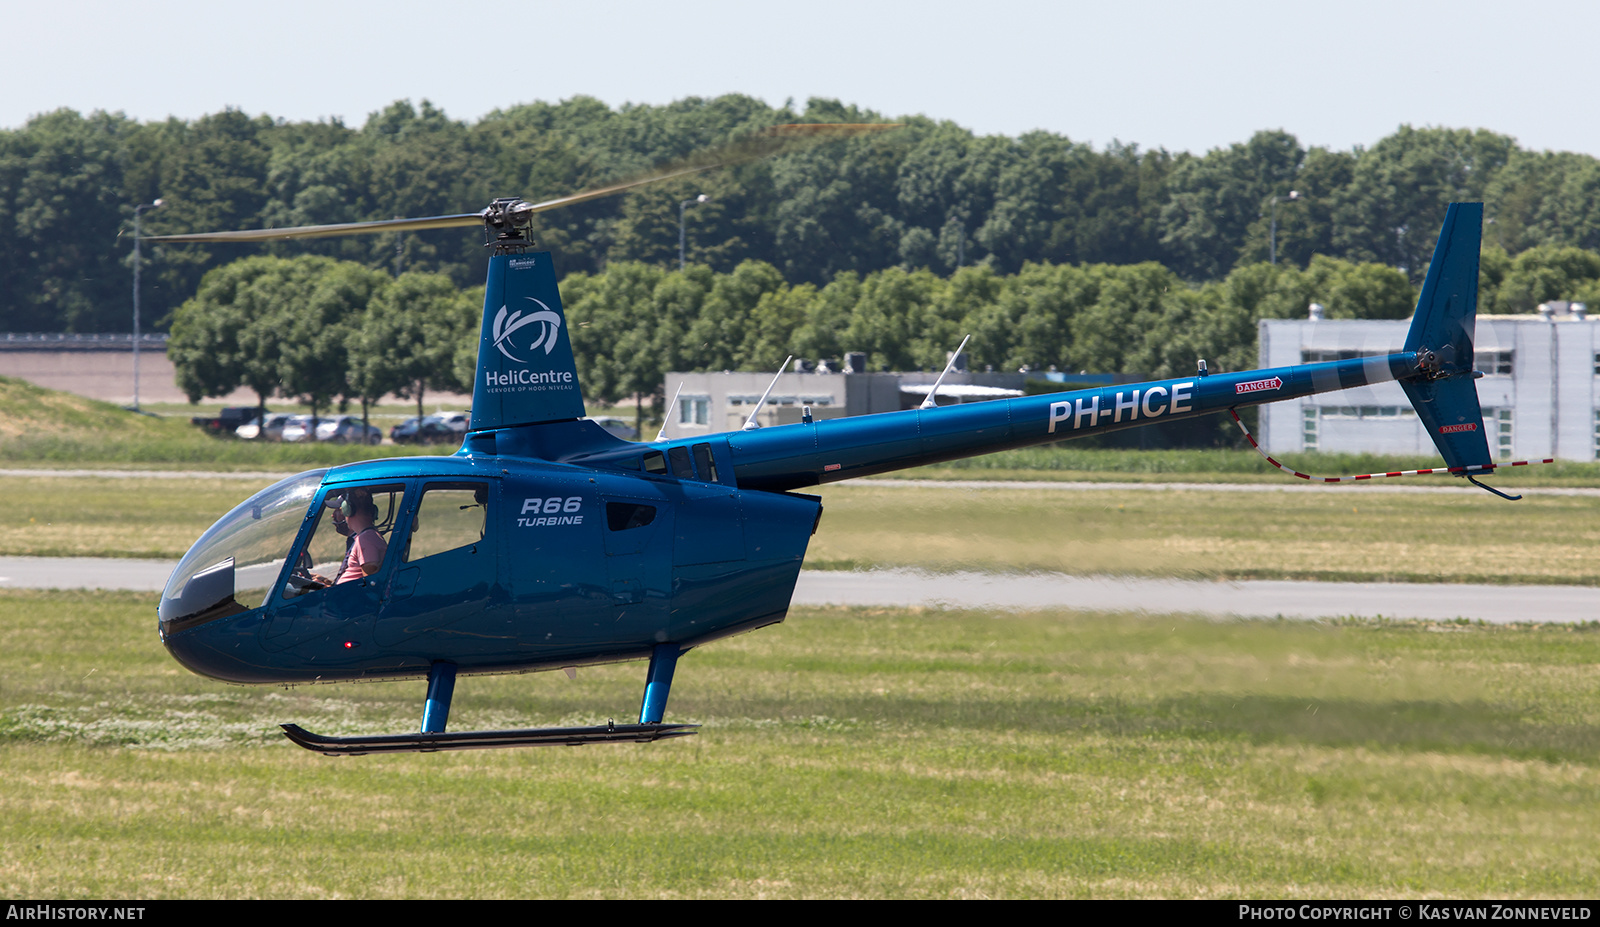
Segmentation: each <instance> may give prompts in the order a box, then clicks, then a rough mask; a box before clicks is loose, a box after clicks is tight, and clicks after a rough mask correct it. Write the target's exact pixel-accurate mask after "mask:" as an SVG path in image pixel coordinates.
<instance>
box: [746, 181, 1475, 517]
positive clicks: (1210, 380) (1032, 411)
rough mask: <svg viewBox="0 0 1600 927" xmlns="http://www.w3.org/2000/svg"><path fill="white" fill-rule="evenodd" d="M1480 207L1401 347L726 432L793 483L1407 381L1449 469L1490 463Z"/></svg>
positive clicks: (1448, 249) (756, 469)
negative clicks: (1479, 316) (1481, 382)
mask: <svg viewBox="0 0 1600 927" xmlns="http://www.w3.org/2000/svg"><path fill="white" fill-rule="evenodd" d="M1482 223H1483V204H1481V203H1452V204H1451V205H1450V207H1449V209H1448V211H1447V212H1446V214H1445V221H1444V226H1443V228H1442V229H1441V231H1440V233H1439V244H1438V247H1437V248H1436V249H1435V251H1434V255H1433V261H1432V263H1431V264H1430V265H1429V268H1428V276H1427V279H1426V282H1425V283H1424V284H1423V288H1422V294H1421V298H1420V299H1419V300H1418V303H1417V311H1416V314H1415V316H1414V317H1413V321H1412V325H1411V329H1410V331H1409V333H1408V335H1407V338H1406V341H1405V344H1404V347H1403V348H1402V350H1400V351H1396V352H1394V353H1390V354H1383V355H1377V356H1369V357H1356V358H1350V359H1347V360H1338V361H1328V362H1323V363H1315V364H1300V365H1296V366H1290V367H1276V368H1269V369H1264V370H1250V371H1245V372H1242V373H1228V374H1211V375H1209V376H1208V375H1207V371H1206V369H1205V365H1204V363H1203V362H1202V364H1201V366H1200V370H1199V371H1198V372H1197V373H1196V374H1195V375H1194V376H1191V377H1185V378H1180V379H1168V380H1156V381H1152V382H1148V383H1136V384H1126V385H1120V386H1110V387H1104V388H1100V389H1089V390H1078V391H1075V392H1063V393H1052V394H1046V395H1041V396H1025V397H1020V398H1017V399H998V400H992V401H989V402H978V403H971V404H967V405H956V406H946V407H943V408H932V409H912V410H909V411H904V412H887V413H882V414H878V415H867V416H860V417H857V418H845V419H831V420H826V421H819V422H814V423H810V424H798V425H785V426H780V427H776V428H765V429H761V430H759V431H747V432H740V433H735V434H730V435H729V436H728V445H729V448H730V450H731V451H732V454H733V459H734V468H735V473H736V475H737V478H738V482H739V485H740V486H748V487H751V488H758V489H768V490H787V489H795V488H799V487H803V486H811V485H816V484H818V483H831V482H834V481H837V480H844V479H849V478H851V477H858V476H870V475H873V474H877V473H885V472H889V471H892V470H900V469H904V468H906V467H916V466H922V465H925V464H934V463H943V462H945V461H949V460H956V459H960V458H963V457H973V456H976V455H979V454H987V453H993V452H995V451H1003V450H1011V449H1014V448H1020V447H1028V446H1031V445H1037V444H1046V443H1049V442H1052V441H1060V440H1063V439H1069V438H1077V437H1082V436H1084V435H1088V434H1099V433H1103V432H1108V431H1120V430H1122V429H1125V428H1137V427H1139V426H1141V425H1147V424H1150V423H1152V422H1155V421H1166V420H1172V419H1183V418H1193V417H1195V416H1200V415H1208V414H1212V413H1216V412H1225V411H1227V410H1229V409H1233V408H1238V407H1240V406H1254V405H1262V404H1264V403H1268V402H1278V401H1282V400H1286V399H1297V398H1300V397H1303V396H1310V395H1313V394H1317V393H1326V392H1332V391H1334V390H1341V389H1350V388H1352V387H1358V386H1367V385H1371V384H1374V383H1382V382H1386V381H1389V380H1398V381H1400V385H1401V387H1402V388H1403V389H1404V390H1405V392H1406V394H1407V396H1408V397H1409V398H1410V399H1411V402H1412V404H1413V405H1414V406H1415V407H1416V410H1417V416H1418V418H1419V419H1420V420H1421V421H1422V423H1423V425H1424V427H1425V428H1426V429H1427V432H1428V435H1429V437H1431V438H1432V439H1433V441H1434V443H1435V444H1436V445H1437V446H1438V448H1439V451H1440V453H1441V454H1443V455H1444V458H1445V462H1446V463H1447V464H1448V465H1449V466H1450V467H1451V468H1466V467H1474V468H1476V469H1483V468H1485V465H1487V466H1488V468H1492V460H1491V458H1490V456H1489V449H1488V444H1487V441H1486V439H1485V434H1484V429H1483V417H1482V412H1481V410H1480V408H1479V405H1478V395H1477V388H1476V387H1475V386H1474V384H1473V379H1474V373H1473V369H1472V366H1473V347H1472V342H1473V328H1474V325H1475V323H1476V313H1477V292H1478V251H1479V246H1480V243H1481V237H1482Z"/></svg>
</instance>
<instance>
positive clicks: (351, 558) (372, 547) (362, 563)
mask: <svg viewBox="0 0 1600 927" xmlns="http://www.w3.org/2000/svg"><path fill="white" fill-rule="evenodd" d="M388 549H389V544H388V542H387V541H385V540H384V539H383V535H381V534H379V533H378V532H377V531H376V530H374V529H372V528H368V529H367V530H365V531H363V532H361V533H360V534H358V535H356V537H355V543H353V544H351V545H350V552H349V553H347V554H345V557H344V567H343V568H342V569H340V570H339V578H338V579H336V580H334V583H335V584H338V583H347V582H350V581H351V580H353V579H360V578H362V577H363V576H366V575H367V573H368V571H367V569H366V566H367V565H368V564H371V565H372V570H371V572H373V573H376V572H377V571H378V567H379V566H382V565H383V555H384V554H385V553H387V552H388Z"/></svg>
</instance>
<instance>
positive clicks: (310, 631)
mask: <svg viewBox="0 0 1600 927" xmlns="http://www.w3.org/2000/svg"><path fill="white" fill-rule="evenodd" d="M696 169H701V168H696ZM667 176H675V175H672V174H668V175H667ZM650 179H651V180H654V179H661V177H660V176H659V175H658V176H657V177H653V178H650ZM640 182H648V181H640ZM632 185H633V184H627V185H620V186H618V187H613V188H606V189H605V190H602V191H592V192H591V193H588V194H579V195H578V196H575V197H567V198H564V199H561V200H553V201H549V202H547V203H537V204H529V203H526V202H523V201H522V200H519V199H502V200H496V201H495V202H494V203H493V204H491V205H490V206H489V207H488V208H487V209H485V210H484V211H483V212H481V213H470V214H464V215H460V216H446V217H435V218H432V219H420V220H393V221H384V222H372V223H352V224H348V225H339V226H315V227H306V228H299V229H277V230H263V231H250V232H222V233H206V234H203V235H187V236H185V235H178V236H165V237H164V240H167V241H240V240H243V241H251V240H272V239H293V238H302V237H315V236H320V235H336V234H348V233H352V232H361V231H394V230H397V229H401V230H403V229H408V228H438V227H453V226H462V225H466V224H469V223H470V224H479V223H481V224H482V225H483V227H484V229H485V238H486V244H488V245H489V246H490V247H492V248H493V256H492V257H491V258H490V261H489V271H488V283H487V291H486V294H485V298H484V308H483V323H482V331H481V335H480V341H479V346H478V364H477V371H476V375H475V379H474V381H473V400H472V418H471V424H470V427H469V430H468V432H467V435H466V438H465V441H464V443H463V444H462V446H461V448H460V450H458V451H457V452H456V453H454V454H453V455H450V456H447V457H403V458H394V459H386V460H374V461H366V462H362V463H355V464H349V465H347V466H340V467H333V468H329V469H319V470H311V471H308V472H306V473H301V474H298V475H296V476H292V477H289V478H288V479H285V480H282V481H281V482H278V483H276V484H274V485H272V486H270V487H268V488H266V489H264V490H262V491H261V492H259V493H257V494H255V495H254V496H252V497H250V498H249V499H247V500H245V501H244V502H243V503H241V504H240V505H239V506H238V507H237V508H235V509H234V510H233V511H231V512H229V513H228V514H226V515H224V516H223V517H222V518H221V519H220V520H219V521H217V523H216V524H215V525H213V526H212V527H211V528H210V529H209V530H208V531H206V532H205V534H203V535H201V537H200V539H199V540H198V541H196V542H195V544H194V546H193V547H192V548H191V549H190V550H189V552H188V554H187V555H185V556H184V558H183V559H182V561H181V562H180V563H179V564H178V566H177V568H176V569H175V570H174V571H173V573H172V575H171V578H170V579H169V580H168V582H167V585H166V589H165V591H164V592H163V594H162V596H161V601H160V605H159V628H160V634H161V640H162V642H163V644H165V646H166V648H167V650H168V651H169V652H170V653H171V654H172V655H173V657H174V658H176V659H177V660H178V662H180V663H182V664H183V665H184V666H186V667H188V668H189V669H191V670H193V671H194V672H196V673H200V674H203V675H206V676H211V677H214V678H217V679H221V680H225V681H227V682H232V683H246V684H252V683H253V684H276V685H293V684H301V683H319V682H341V681H352V680H377V679H408V678H426V679H427V695H426V698H425V701H424V705H423V710H422V724H421V729H420V730H419V731H417V732H414V733H403V734H395V735H381V736H358V737H333V736H323V735H319V734H315V733H312V732H309V731H306V730H304V729H302V728H300V727H299V726H297V725H294V724H284V725H282V727H283V729H284V731H285V733H286V734H287V736H288V737H289V738H290V739H291V740H293V741H294V742H295V743H297V744H300V745H301V746H303V747H306V748H308V749H311V750H315V751H318V752H322V753H325V754H328V755H332V756H338V755H358V754H368V753H390V752H403V751H423V752H428V751H439V750H460V749H479V748H489V747H511V746H531V745H540V744H569V745H576V744H586V743H597V742H616V741H633V742H650V741H655V740H661V739H665V738H671V737H679V736H683V735H686V734H692V733H694V732H695V728H696V725H692V724H678V723H665V722H664V720H663V719H664V717H665V713H666V707H667V697H668V694H669V691H670V689H671V686H672V680H673V674H674V671H675V669H676V667H677V664H678V660H679V659H680V658H681V657H682V655H683V654H684V653H687V652H688V651H689V650H691V649H693V648H695V647H699V646H701V645H703V644H707V643H710V642H712V641H715V640H717V639H718V638H722V637H727V636H729V635H733V634H740V633H743V632H746V631H753V630H755V629H757V628H762V627H765V626H767V625H772V624H777V623H779V622H781V621H783V620H784V617H785V615H786V613H787V610H788V607H789V602H790V598H791V596H792V594H793V591H794V586H795V582H796V580H797V579H798V578H799V574H800V567H801V562H802V560H803V559H804V557H805V553H806V547H807V544H808V542H809V540H810V538H811V536H812V535H813V534H814V533H815V532H816V531H817V527H818V524H819V522H820V520H821V517H822V504H821V501H820V499H818V497H816V496H813V495H808V494H806V493H805V492H804V491H803V490H805V489H806V488H808V487H812V486H817V485H820V484H823V483H831V482H835V481H838V480H846V479H852V478H855V477H863V476H870V475H873V474H879V473H885V472H889V471H893V470H899V469H903V468H906V467H916V466H922V465H925V464H933V463H939V462H942V461H949V460H955V459H958V458H963V457H970V456H975V455H978V454H985V453H990V452H994V451H1000V450H1006V449H1010V448H1019V447H1026V446H1029V445H1036V444H1043V443H1047V442H1053V441H1060V440H1063V439H1069V438H1076V437H1080V436H1083V435H1089V434H1100V433H1104V432H1109V431H1116V430H1120V429H1125V428H1135V427H1139V426H1141V425H1145V424H1147V423H1151V422H1160V421H1169V420H1174V419H1184V418H1191V417H1194V416H1200V415H1207V414H1213V413H1218V412H1226V411H1229V410H1233V409H1236V408H1239V407H1244V406H1253V405H1260V404H1263V403H1267V402H1274V401H1279V400H1286V399H1293V398H1298V397H1301V396H1306V395H1311V394H1315V393H1323V392H1329V391H1333V390H1341V389H1348V388H1351V387H1358V386H1364V385H1367V384H1372V383H1379V382H1384V381H1390V380H1396V381H1399V383H1400V384H1401V386H1402V387H1403V388H1404V390H1405V392H1406V394H1407V396H1408V397H1409V398H1410V400H1411V402H1412V404H1413V405H1414V406H1415V408H1416V411H1417V415H1418V416H1419V418H1420V420H1421V421H1422V423H1423V424H1424V426H1425V427H1426V428H1427V430H1428V433H1429V435H1430V436H1432V438H1433V440H1434V441H1435V443H1436V445H1437V446H1438V448H1439V451H1440V453H1441V454H1442V455H1443V456H1444V459H1445V462H1446V464H1447V465H1448V467H1449V468H1450V471H1451V472H1453V473H1456V474H1458V475H1462V476H1465V477H1466V478H1467V479H1469V480H1471V481H1472V482H1473V483H1475V484H1477V485H1479V486H1484V484H1482V483H1479V482H1478V480H1477V479H1476V474H1482V473H1487V472H1490V471H1492V470H1494V469H1495V468H1496V467H1497V466H1498V465H1497V464H1495V463H1494V462H1493V461H1492V458H1491V457H1490V453H1489V447H1488V442H1487V440H1486V435H1485V431H1484V427H1483V419H1482V414H1481V411H1480V409H1479V404H1478V396H1477V388H1476V385H1475V384H1474V382H1473V380H1474V378H1475V374H1474V371H1473V369H1472V364H1473V344H1472V341H1473V331H1474V325H1475V318H1476V309H1477V287H1478V256H1479V248H1480V239H1481V234H1482V221H1483V207H1482V204H1479V203H1456V204H1452V205H1451V206H1450V207H1449V209H1448V211H1447V213H1446V216H1445V220H1444V226H1443V229H1442V231H1441V233H1440V236H1439V243H1438V246H1437V249H1436V250H1435V252H1434V256H1433V261H1432V264H1431V265H1430V267H1429V269H1428V274H1427V278H1426V281H1425V283H1424V285H1423V288H1422V293H1421V297H1420V299H1419V301H1418V305H1417V310H1416V315H1415V317H1414V320H1413V322H1412V325H1411V328H1410V331H1409V334H1408V336H1407V338H1406V341H1405V344H1404V347H1403V348H1402V349H1401V350H1400V351H1398V352H1395V353H1391V354H1387V355H1382V356H1376V357H1362V358H1353V359H1349V360H1340V361H1331V362H1325V363H1314V364H1304V365H1298V366H1290V367H1279V368H1274V369H1266V370H1252V371H1246V372H1242V373H1211V374H1209V375H1208V373H1207V371H1206V369H1205V364H1204V361H1201V362H1200V369H1199V371H1198V372H1197V373H1196V374H1195V375H1194V376H1190V377H1182V378H1176V379H1167V380H1157V381H1152V382H1147V383H1138V384H1125V385H1119V386H1110V387H1105V388H1101V389H1089V390H1078V391H1072V392H1062V393H1055V394H1049V395H1040V396H1026V397H1019V398H1014V399H998V400H993V401H988V402H978V403H970V404H961V405H952V406H945V407H938V406H935V405H933V404H932V403H931V402H930V403H926V404H924V406H923V407H922V408H919V409H913V410H909V411H903V412H886V413H881V414H877V415H870V416H861V417H857V418H845V419H830V420H819V421H803V422H801V423H800V424H793V425H783V426H777V427H768V428H761V429H754V428H751V429H747V430H743V431H737V432H730V433H726V434H718V435H710V436H697V437H694V438H688V439H683V440H658V441H656V442H653V443H633V442H628V441H624V440H621V439H619V438H617V437H614V436H613V435H611V434H610V433H608V432H607V431H605V430H604V429H602V428H601V427H600V426H599V425H597V424H595V423H594V422H591V421H587V420H585V418H584V414H585V409H584V401H583V394H582V392H581V389H580V386H579V383H578V377H577V372H576V369H575V366H574V362H573V354H572V347H571V343H570V341H569V339H568V331H567V326H566V324H565V316H564V315H563V311H562V305H561V296H560V293H559V292H558V291H557V287H556V277H555V273H554V270H553V268H552V265H551V257H550V254H549V253H548V252H536V251H534V250H533V249H532V244H533V243H532V241H531V239H530V237H529V231H530V227H531V222H532V216H533V215H534V214H535V213H537V212H539V211H542V210H543V209H547V208H553V207H554V206H559V205H564V204H565V203H569V202H577V201H581V200H582V199H588V198H592V197H593V196H596V195H606V194H608V193H611V192H617V191H618V190H620V189H625V188H627V187H628V186H632ZM931 398H932V396H931V395H930V399H931ZM1484 488H1485V489H1490V491H1492V492H1496V493H1497V494H1500V495H1504V494H1503V493H1499V492H1498V490H1493V489H1491V488H1490V487H1488V486H1484ZM1507 498H1511V497H1509V496H1508V497H1507ZM629 660H648V661H649V668H648V670H647V671H646V674H645V686H644V696H643V700H642V704H641V707H640V710H639V720H638V722H637V723H624V724H618V723H614V722H613V723H608V724H606V725H599V726H590V727H571V728H537V729H523V730H505V731H464V732H463V731H447V729H446V724H447V721H448V717H449V711H450V702H451V698H452V695H453V692H454V689H455V682H456V679H457V678H458V677H459V676H463V675H468V676H470V675H475V674H486V673H521V672H534V671H541V670H554V669H569V668H573V667H577V666H582V665H586V664H599V663H612V662H618V661H629Z"/></svg>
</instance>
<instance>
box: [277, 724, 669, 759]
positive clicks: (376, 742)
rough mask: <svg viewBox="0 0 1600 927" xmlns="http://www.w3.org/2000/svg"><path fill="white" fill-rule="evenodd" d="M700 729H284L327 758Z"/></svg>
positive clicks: (573, 743)
mask: <svg viewBox="0 0 1600 927" xmlns="http://www.w3.org/2000/svg"><path fill="white" fill-rule="evenodd" d="M699 726H700V725H698V724H605V725H597V726H595V727H545V728H527V729H524V730H517V731H460V732H452V733H448V734H446V733H444V732H440V733H436V734H432V733H423V734H379V735H375V736H367V737H326V736H324V735H322V734H313V733H311V732H310V731H308V730H306V729H305V728H302V727H300V726H299V725H298V724H284V725H280V727H282V728H283V733H284V734H285V735H286V736H288V738H289V739H290V740H292V741H294V742H295V743H297V744H299V745H300V746H302V747H305V748H306V749H307V750H311V751H314V752H316V753H322V754H326V755H327V756H362V755H364V754H368V753H435V752H440V751H444V750H489V749H494V748H497V747H559V746H568V747H577V746H582V745H583V744H599V743H641V744H647V743H651V742H652V741H657V740H666V739H667V738H669V737H686V736H688V735H690V734H694V733H696V730H695V729H696V728H698V727H699Z"/></svg>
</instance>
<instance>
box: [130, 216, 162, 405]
mask: <svg viewBox="0 0 1600 927" xmlns="http://www.w3.org/2000/svg"><path fill="white" fill-rule="evenodd" d="M160 206H161V201H160V200H156V201H155V202H154V203H141V204H139V205H138V206H135V207H133V411H135V412H137V411H139V266H140V264H141V263H143V254H142V253H141V252H140V249H139V242H140V238H139V217H140V216H142V215H144V211H145V210H146V209H156V208H159V207H160Z"/></svg>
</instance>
